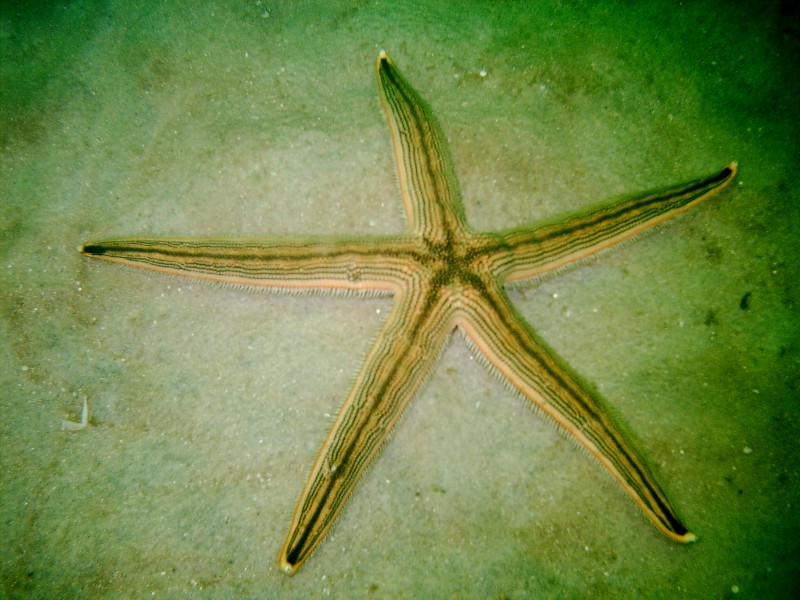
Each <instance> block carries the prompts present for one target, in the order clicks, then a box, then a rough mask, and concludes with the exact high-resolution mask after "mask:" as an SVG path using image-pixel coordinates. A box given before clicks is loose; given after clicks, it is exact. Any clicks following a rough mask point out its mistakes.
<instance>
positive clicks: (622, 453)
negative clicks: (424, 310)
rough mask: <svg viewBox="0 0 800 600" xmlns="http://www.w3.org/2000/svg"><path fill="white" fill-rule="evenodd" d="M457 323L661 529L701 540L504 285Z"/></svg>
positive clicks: (473, 304)
mask: <svg viewBox="0 0 800 600" xmlns="http://www.w3.org/2000/svg"><path fill="white" fill-rule="evenodd" d="M457 323H458V325H459V326H460V327H462V329H463V330H464V332H465V333H466V335H467V337H468V339H469V340H470V341H471V342H472V344H474V346H475V348H476V349H477V350H478V351H479V352H480V353H481V354H482V355H483V356H484V357H485V358H486V360H487V361H488V362H489V364H490V366H491V367H493V368H494V369H495V370H496V371H497V373H499V374H500V375H501V376H502V377H504V378H505V379H506V380H507V381H508V382H510V383H511V384H512V385H513V386H514V387H515V388H516V389H517V390H519V391H520V392H521V393H522V394H523V396H525V397H526V398H527V399H528V400H530V402H531V403H532V405H533V407H534V408H536V409H538V410H540V411H541V412H543V413H544V414H545V415H547V416H548V417H550V418H551V419H552V420H553V421H554V422H555V423H556V424H557V425H558V426H559V428H560V429H561V430H562V431H564V432H566V433H567V434H569V435H570V436H572V437H573V438H574V439H575V440H577V441H578V442H579V443H580V444H581V445H582V446H583V447H585V448H586V449H587V450H588V451H589V452H590V453H591V454H592V455H593V456H594V457H595V458H597V460H599V461H600V463H601V464H602V465H603V466H604V467H605V468H606V469H608V470H609V472H611V474H612V475H613V476H614V477H615V478H616V480H617V481H618V482H619V483H620V485H622V488H623V489H624V490H625V492H627V493H628V495H629V496H630V497H631V498H633V500H634V501H635V502H636V504H638V505H639V507H640V508H641V509H642V511H644V513H645V515H647V517H648V518H649V519H650V520H651V521H652V522H653V523H654V524H655V525H656V527H658V529H660V530H661V531H662V532H663V533H664V534H665V535H667V536H668V537H670V538H671V539H673V540H676V541H679V542H690V541H693V540H694V539H695V536H694V534H692V533H690V532H689V531H688V530H687V529H686V527H685V526H684V525H683V524H682V523H681V521H680V520H679V519H678V517H677V516H676V514H675V511H674V510H673V508H672V506H671V505H670V503H669V500H667V497H666V495H665V493H664V491H663V490H662V489H661V487H660V486H659V484H658V483H657V482H656V480H655V477H654V476H653V475H652V473H651V472H650V471H649V470H648V468H647V467H646V466H645V461H644V460H643V459H642V457H641V456H640V455H639V453H638V452H637V451H636V450H635V449H634V448H633V446H632V445H631V444H630V443H629V442H628V441H627V440H626V439H625V436H624V434H623V432H622V430H621V429H620V428H619V426H618V425H617V424H615V423H614V422H613V421H612V419H611V418H610V417H609V415H608V411H607V409H606V408H605V407H604V406H603V403H602V402H601V400H600V399H599V398H596V397H593V396H592V395H591V394H590V393H589V392H588V391H587V389H586V386H585V385H581V383H580V382H579V381H578V380H577V378H576V377H575V376H574V375H573V374H571V373H570V372H569V370H568V369H567V368H566V367H564V366H563V365H562V364H561V363H560V362H559V361H558V360H557V359H556V358H555V354H554V353H553V352H552V350H550V349H548V348H546V347H545V346H544V344H543V343H542V342H540V341H538V340H537V339H536V337H535V336H534V334H533V333H532V332H531V331H530V329H529V328H528V327H527V326H526V324H525V322H524V321H523V320H522V319H521V317H520V316H519V315H518V314H516V311H515V310H514V309H513V308H512V306H511V304H510V303H509V301H508V299H507V298H506V295H505V293H504V292H503V291H502V290H501V289H498V288H496V287H491V286H490V287H487V288H485V289H484V291H483V293H482V294H481V297H478V296H477V295H476V297H475V300H474V301H473V302H469V303H467V304H466V305H465V309H464V310H463V312H462V313H460V315H459V318H458V319H457Z"/></svg>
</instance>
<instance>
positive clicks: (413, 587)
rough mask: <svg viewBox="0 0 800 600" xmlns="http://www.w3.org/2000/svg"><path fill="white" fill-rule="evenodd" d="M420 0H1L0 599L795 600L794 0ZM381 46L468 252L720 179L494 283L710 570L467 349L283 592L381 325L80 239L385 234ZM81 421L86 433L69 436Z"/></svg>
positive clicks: (459, 351) (425, 395) (396, 215)
mask: <svg viewBox="0 0 800 600" xmlns="http://www.w3.org/2000/svg"><path fill="white" fill-rule="evenodd" d="M419 4H425V3H418V2H398V1H386V2H383V1H378V2H363V1H341V2H310V1H309V2H268V1H266V0H261V1H259V0H251V1H247V2H240V1H238V0H235V1H234V0H231V1H223V0H220V1H217V2H194V3H186V2H174V1H158V2H145V1H139V2H135V1H134V2H112V1H109V2H40V3H29V2H11V3H10V4H9V3H7V2H6V3H3V8H2V9H0V10H1V11H2V12H1V13H0V14H2V19H0V42H2V55H1V56H0V73H1V74H2V81H1V82H0V86H2V89H1V90H0V98H2V104H1V105H0V111H2V114H1V115H0V137H1V138H2V140H1V141H2V146H1V148H2V150H1V151H0V152H1V154H0V174H1V177H2V180H1V182H0V185H1V186H2V187H1V189H0V193H1V194H2V199H1V200H0V202H1V204H0V206H2V210H1V211H0V214H1V215H2V232H0V252H2V262H0V273H1V274H2V280H1V283H0V285H1V286H2V294H1V295H0V302H2V321H0V323H2V334H0V335H2V347H3V352H2V355H1V356H0V370H1V371H2V378H1V379H0V381H1V382H2V392H0V394H1V397H0V402H2V415H0V435H1V436H2V441H1V442H0V443H1V444H2V445H1V446H0V540H2V542H0V597H2V598H56V597H57V598H104V597H105V598H122V597H125V598H145V597H147V598H150V597H157V598H177V597H204V598H317V597H332V598H362V597H370V598H527V597H535V598H578V597H591V598H786V597H790V596H792V595H793V592H794V593H796V592H797V590H798V577H799V570H798V569H799V567H798V565H800V560H799V559H798V549H799V546H800V542H798V540H800V525H799V524H798V522H799V520H800V518H799V517H798V508H799V507H798V502H799V501H800V498H799V496H800V494H799V492H800V471H799V468H800V442H799V441H798V440H800V408H799V407H798V398H799V397H800V391H798V387H799V384H800V376H799V372H800V369H799V361H800V357H799V352H800V344H799V343H798V339H799V338H798V329H800V328H799V327H798V296H800V292H799V289H800V286H799V285H798V281H800V268H798V254H800V253H798V235H800V216H799V215H800V208H798V206H799V203H800V193H799V192H798V178H797V177H796V176H793V175H792V173H796V171H797V163H798V158H800V152H798V142H797V140H798V129H800V127H798V123H800V114H798V113H799V112H800V111H799V110H798V102H797V98H798V96H800V94H799V93H798V92H800V85H799V84H798V78H797V71H796V67H797V64H798V61H799V59H800V50H799V48H800V42H798V28H797V23H798V15H797V13H796V12H793V10H792V8H791V4H792V3H790V2H784V3H775V2H767V3H757V2H751V3H747V2H738V3H737V2H734V3H729V2H712V1H705V2H684V3H675V2H673V1H661V2H641V3H635V2H623V3H611V2H602V3H600V2H598V3H582V2H490V1H486V2H463V3H462V2H450V3H448V2H442V3H430V4H431V5H433V4H436V6H437V7H436V8H431V7H427V8H426V7H420V6H418V5H419ZM32 6H33V7H32ZM381 48H385V49H386V50H387V51H389V52H390V54H391V56H392V57H393V59H394V60H395V62H396V64H397V65H398V66H399V67H400V69H401V70H402V71H403V72H404V73H405V75H406V76H407V77H408V79H409V80H410V81H411V82H412V83H413V85H414V86H415V87H416V88H417V89H418V90H419V91H420V93H421V94H422V96H423V97H425V98H427V99H428V101H429V102H430V104H431V105H432V107H433V109H434V111H435V113H436V114H437V116H438V118H439V120H440V121H441V122H442V125H443V127H444V129H445V131H446V133H447V135H448V138H449V139H450V140H451V147H452V154H453V157H454V161H455V165H456V170H457V173H458V177H459V179H460V183H461V187H462V190H463V194H464V204H465V207H466V211H467V216H468V219H469V222H470V224H471V225H472V226H473V227H475V228H476V229H485V230H490V229H496V228H502V227H508V226H513V225H522V224H525V223H529V222H534V221H536V220H540V219H552V218H555V217H557V216H558V215H560V214H564V213H568V212H571V211H575V210H580V209H582V208H586V207H589V206H591V205H593V204H596V203H598V202H601V201H603V200H605V199H607V198H611V197H614V196H619V195H622V194H629V193H633V192H638V191H642V190H646V189H649V188H655V187H660V186H664V185H668V184H671V183H676V182H680V181H686V180H690V179H693V178H696V177H700V176H704V175H708V174H711V173H714V172H716V171H718V170H719V169H720V168H722V167H723V166H724V165H725V164H727V163H728V162H730V161H732V160H737V161H739V165H740V171H739V176H738V178H737V180H736V181H735V183H734V184H732V185H731V186H730V188H729V189H728V190H726V191H725V192H724V193H723V194H721V195H719V196H717V197H715V198H714V199H713V200H711V201H709V202H708V203H707V204H704V205H703V206H701V207H699V208H697V209H695V210H694V211H692V212H691V213H689V214H687V215H686V216H684V217H682V218H681V219H679V220H677V221H675V222H674V223H671V224H669V225H667V226H665V227H662V228H660V229H659V230H657V231H656V232H654V233H653V234H652V235H648V236H645V237H643V238H641V239H639V240H637V241H636V242H635V243H632V244H628V245H626V246H624V247H623V248H620V249H617V250H616V251H614V252H612V253H607V254H605V255H603V256H601V257H599V258H598V259H597V260H595V261H594V262H592V263H590V264H588V265H584V266H581V267H579V268H576V269H573V270H570V271H569V272H567V273H564V274H563V275H561V276H559V277H556V278H552V279H549V280H547V281H545V282H543V283H542V284H541V285H539V286H538V287H533V288H530V289H526V290H524V291H519V290H517V291H512V292H511V298H512V301H513V302H514V304H515V305H516V306H517V307H518V309H519V310H520V311H521V312H522V314H524V316H525V318H526V319H527V320H528V321H529V322H530V323H531V324H532V326H533V327H534V328H535V329H536V331H537V332H538V333H539V335H541V337H542V338H544V339H545V340H546V341H547V342H548V343H549V344H550V345H551V346H552V347H553V348H555V349H556V350H557V351H558V353H559V355H560V356H561V357H563V358H564V359H565V360H566V361H567V362H568V363H569V364H570V365H571V366H572V367H573V368H574V369H575V370H576V371H577V372H578V373H580V374H581V375H582V376H583V377H584V378H585V379H586V380H587V381H589V382H591V384H592V385H593V386H595V387H596V389H597V390H598V391H599V392H600V393H601V394H602V395H603V396H604V397H605V398H606V400H607V402H608V404H609V405H610V406H612V407H613V410H614V412H615V413H616V415H617V417H618V418H619V419H620V420H621V421H622V422H624V423H625V425H626V426H627V428H628V429H629V430H630V431H632V432H634V435H635V439H636V440H637V443H638V445H639V447H640V448H641V449H642V450H643V452H644V454H645V455H646V456H647V457H648V459H649V460H650V462H651V464H652V465H653V467H654V469H655V470H656V471H657V473H658V475H659V477H660V480H661V481H662V482H663V484H664V486H665V488H666V489H667V490H668V493H669V495H670V498H671V499H672V501H673V503H674V504H675V506H676V508H677V510H678V512H679V513H680V515H681V516H682V518H683V519H684V520H685V522H686V523H687V524H688V526H689V527H690V528H691V529H692V530H693V531H695V532H696V533H697V535H698V536H699V541H698V542H697V543H695V544H692V545H689V546H681V545H678V544H675V543H673V542H670V541H668V540H667V539H665V538H664V537H663V536H662V535H661V534H660V533H659V532H658V531H657V530H656V529H655V528H654V527H653V526H652V525H651V524H650V522H649V521H647V520H646V519H645V518H644V517H643V516H642V515H641V514H640V512H639V510H638V509H637V508H636V507H635V505H634V504H633V503H632V502H630V500H629V499H628V498H627V496H626V495H625V494H624V493H623V492H622V491H621V490H620V489H619V488H618V486H617V485H616V483H615V482H614V481H613V480H612V478H611V477H610V476H608V474H607V473H606V472H605V471H604V470H603V469H602V468H601V467H600V466H599V465H598V464H596V463H595V462H594V461H593V460H592V459H591V458H590V457H589V456H588V455H587V454H586V453H585V452H581V451H579V450H577V449H576V448H575V446H574V445H573V444H571V443H570V442H569V441H568V440H566V439H565V438H564V437H562V436H561V435H559V434H558V433H557V432H556V431H554V430H553V429H552V428H551V427H549V426H548V425H546V424H544V423H543V422H542V421H541V419H540V418H539V417H538V416H537V415H535V414H534V413H532V412H531V411H530V410H529V409H528V408H527V407H526V405H525V404H524V403H523V402H522V401H520V399H519V398H517V397H515V396H514V395H513V394H512V393H511V392H510V391H508V390H507V389H506V387H505V386H504V385H502V384H501V383H500V382H498V381H496V380H495V379H494V378H493V377H492V376H491V375H490V374H489V373H488V372H487V371H486V370H485V369H484V368H483V367H482V366H481V365H480V364H479V363H478V361H476V360H474V358H473V357H471V355H470V352H469V350H468V349H467V347H466V345H465V343H464V341H463V339H462V338H461V337H460V336H459V335H455V336H454V337H453V339H452V341H451V343H450V344H449V346H448V349H447V351H446V352H445V353H444V355H443V356H442V358H441V361H440V363H439V364H438V365H437V367H436V369H435V372H434V374H433V375H432V377H431V378H430V379H429V381H428V383H427V385H426V386H425V387H424V388H423V389H422V390H421V391H420V392H419V393H418V394H417V396H416V398H415V400H414V401H413V403H412V404H411V405H410V408H409V409H408V410H407V411H406V415H405V417H404V419H403V420H402V421H401V423H400V424H399V425H398V427H397V429H396V431H395V432H394V435H393V436H392V438H391V439H390V441H389V443H388V444H387V446H386V447H385V450H384V451H383V453H382V454H381V456H380V457H379V459H378V460H377V461H376V462H375V464H374V465H373V467H372V468H371V469H370V470H369V472H368V473H367V475H366V477H365V478H364V479H363V480H362V482H361V484H360V485H359V487H358V489H357V490H356V493H355V494H354V496H353V498H352V500H351V502H350V503H349V505H348V506H347V508H346V510H345V512H344V514H343V516H342V518H341V519H340V521H339V523H338V525H337V527H336V528H335V529H334V531H333V534H332V535H331V536H329V538H328V539H327V541H326V542H324V543H323V544H322V546H321V547H320V548H319V550H318V551H317V552H316V553H315V554H314V555H313V556H312V558H311V559H310V560H309V561H308V562H307V563H306V564H305V565H304V567H303V568H302V569H301V570H300V572H299V573H298V574H297V575H296V576H294V577H291V578H288V577H286V576H284V575H283V574H282V573H281V572H280V571H279V569H278V568H277V565H276V558H277V555H278V552H279V550H280V547H281V545H282V543H283V539H284V536H285V534H286V530H287V528H288V525H289V521H290V518H291V516H292V512H293V510H294V507H295V503H296V501H297V499H298V496H299V494H300V491H301V489H302V486H303V484H304V482H305V478H306V474H307V471H308V469H309V468H310V466H311V463H312V461H313V459H314V457H315V454H316V451H317V449H318V447H319V445H320V444H321V443H322V441H323V439H324V436H325V433H326V430H327V428H328V425H329V423H330V421H331V419H332V417H333V415H335V413H336V411H337V408H338V406H339V405H340V403H341V402H342V400H343V399H344V397H345V395H346V394H347V392H348V389H349V386H350V384H351V382H352V380H353V377H354V375H355V373H356V372H357V370H358V368H359V365H360V363H361V360H362V358H363V356H364V355H365V353H366V352H367V349H368V348H369V346H370V343H371V342H372V340H373V339H374V337H375V336H376V334H377V332H378V331H379V329H380V326H381V322H382V318H383V317H382V315H384V314H386V312H387V310H388V309H389V307H390V306H391V300H390V299H388V298H387V299H359V298H342V297H330V296H313V297H312V296H280V295H270V294H266V293H253V292H245V291H241V290H237V289H232V288H224V287H215V286H211V285H205V284H198V283H193V282H191V281H184V280H180V279H177V278H169V277H165V276H160V275H157V274H152V273H147V272H143V271H137V270H132V269H126V268H123V267H117V266H113V265H108V264H102V263H98V262H93V261H90V260H88V259H86V258H83V257H82V256H81V255H80V254H79V253H78V251H77V249H78V247H79V245H80V244H81V243H82V242H83V241H87V240H92V239H99V238H103V237H110V236H115V235H116V236H119V235H136V234H160V235H178V234H182V235H212V234H224V235H231V236H245V235H260V234H263V235H273V234H274V235H292V234H317V233H319V234H323V233H325V234H327V233H337V234H343V235H347V234H381V233H395V232H399V231H401V230H402V228H403V225H404V222H403V219H404V217H403V212H402V206H401V203H400V198H399V193H398V190H397V185H396V177H395V174H394V164H393V158H392V155H391V148H390V140H389V134H388V130H387V127H386V125H385V121H384V116H383V114H382V110H381V108H380V104H379V101H378V94H377V89H376V84H375V81H374V61H375V57H376V56H377V53H378V51H379V50H380V49H381ZM745 297H746V300H744V298H745ZM84 398H85V399H87V401H88V404H89V407H90V413H91V418H90V422H89V426H88V427H87V428H86V429H84V430H82V431H78V432H65V431H63V430H62V428H61V424H62V420H63V419H72V420H75V419H77V418H79V416H80V410H81V406H82V403H83V400H84ZM795 597H796V596H795Z"/></svg>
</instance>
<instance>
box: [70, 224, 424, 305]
mask: <svg viewBox="0 0 800 600" xmlns="http://www.w3.org/2000/svg"><path fill="white" fill-rule="evenodd" d="M418 246H419V244H415V243H414V242H413V241H412V240H410V239H406V238H401V237H386V238H371V239H370V238H364V239H358V238H356V239H350V240H348V239H341V238H305V239H304V238H297V239H291V240H280V239H253V240H248V239H242V240H231V239H212V238H172V239H159V238H126V239H114V240H105V241H101V242H91V243H87V244H84V245H83V247H82V248H81V252H82V253H83V254H85V255H86V256H89V257H91V258H96V259H99V260H105V261H108V262H113V263H118V264H123V265H128V266H132V267H137V268H141V269H149V270H153V271H160V272H163V273H169V274H171V275H178V276H181V277H191V278H195V279H205V280H209V281H213V282H218V283H231V284H238V285H245V286H253V287H264V288H273V289H283V290H290V291H291V290H298V291H314V290H344V291H356V292H370V291H378V292H380V291H385V292H392V291H394V290H395V289H397V287H398V285H399V284H400V281H401V280H402V279H403V278H404V277H405V276H406V273H407V270H408V269H407V266H408V264H409V261H412V262H413V255H414V254H415V251H416V248H418Z"/></svg>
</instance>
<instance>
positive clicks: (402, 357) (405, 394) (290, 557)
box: [279, 289, 453, 574]
mask: <svg viewBox="0 0 800 600" xmlns="http://www.w3.org/2000/svg"><path fill="white" fill-rule="evenodd" d="M425 296H426V294H425V293H423V292H422V290H413V292H412V290H410V289H405V290H404V291H403V292H402V293H400V294H399V295H398V300H397V304H396V305H395V306H394V307H393V309H392V312H391V313H390V316H389V319H388V322H387V323H386V325H385V326H384V328H383V330H382V332H381V334H380V335H379V337H378V339H377V341H376V342H375V344H374V345H373V347H372V349H371V350H370V352H369V355H368V356H367V359H366V361H365V362H364V365H363V367H362V368H361V371H360V372H359V374H358V376H357V378H356V382H355V384H354V386H353V389H352V391H351V392H350V395H349V396H348V397H347V399H346V400H345V402H344V405H343V406H342V408H341V409H340V411H339V414H338V416H337V417H336V421H335V422H334V423H333V426H332V427H331V430H330V432H329V433H328V437H327V439H326V440H325V443H324V444H323V446H322V448H321V449H320V451H319V454H318V456H317V460H316V462H315V463H314V466H313V468H312V469H311V472H310V474H309V476H308V481H307V482H306V485H305V489H304V490H303V493H302V496H301V497H300V501H299V503H298V505H297V508H296V510H295V513H294V517H293V518H292V523H291V526H290V528H289V533H288V535H287V538H286V541H285V543H284V546H283V549H282V551H281V554H280V559H279V564H280V566H281V568H282V569H283V570H284V571H285V572H286V573H289V574H292V573H294V572H295V571H296V570H297V569H298V568H299V567H300V565H301V564H302V563H303V562H304V561H305V560H306V559H307V558H308V557H309V555H310V554H311V553H312V552H313V551H314V549H315V548H316V547H317V545H318V544H319V543H320V542H321V541H322V539H323V538H324V537H325V535H326V534H327V533H328V531H329V530H330V528H331V526H332V525H333V523H334V521H335V520H336V519H337V517H338V516H339V514H340V513H341V512H342V509H343V508H344V505H345V503H346V502H347V499H348V498H349V496H350V494H351V493H352V491H353V489H354V488H355V485H356V483H357V482H358V480H359V479H360V477H361V475H362V474H363V473H364V471H365V470H366V469H367V467H368V466H369V464H370V463H371V461H372V460H373V459H374V458H375V456H376V454H377V453H378V451H379V450H380V448H381V446H382V445H383V443H384V441H385V440H386V438H387V436H388V435H389V433H390V432H391V430H392V428H393V427H394V425H395V423H396V422H397V420H398V419H399V418H400V415H401V414H402V412H403V410H404V409H405V407H406V405H407V404H408V402H409V400H410V399H411V398H412V396H413V395H414V392H415V391H416V390H417V389H418V388H419V386H420V384H421V383H422V381H423V379H424V378H425V375H426V374H427V373H428V371H429V370H430V368H431V366H432V365H433V363H434V362H435V359H436V357H437V356H438V355H439V353H440V351H441V348H442V346H443V344H444V342H445V340H446V338H447V335H448V334H449V333H450V332H451V331H452V327H453V323H452V319H451V318H450V316H449V311H448V308H447V305H446V303H444V302H441V301H438V302H437V301H435V300H434V301H432V302H425V301H421V299H423V298H424V297H425ZM429 300H430V298H429Z"/></svg>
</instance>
